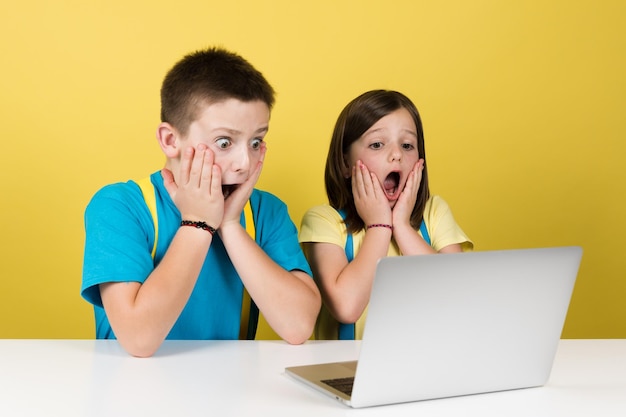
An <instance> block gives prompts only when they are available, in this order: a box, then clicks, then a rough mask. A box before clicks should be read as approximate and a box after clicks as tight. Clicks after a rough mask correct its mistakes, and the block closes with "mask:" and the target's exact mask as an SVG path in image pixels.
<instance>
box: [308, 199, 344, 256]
mask: <svg viewBox="0 0 626 417" xmlns="http://www.w3.org/2000/svg"><path fill="white" fill-rule="evenodd" d="M346 236H347V232H346V226H345V224H344V222H343V218H342V217H341V215H340V214H339V212H338V211H337V210H335V209H334V208H332V207H331V206H329V205H327V204H324V205H319V206H314V207H311V208H310V209H308V210H307V211H306V213H305V214H304V217H303V218H302V225H301V226H300V236H299V240H300V242H325V243H334V244H336V245H338V246H342V247H343V245H344V243H345V241H346Z"/></svg>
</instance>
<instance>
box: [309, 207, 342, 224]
mask: <svg viewBox="0 0 626 417" xmlns="http://www.w3.org/2000/svg"><path fill="white" fill-rule="evenodd" d="M315 218H320V219H326V220H328V221H330V222H332V223H343V218H342V217H341V215H340V214H339V212H338V211H337V210H335V209H334V208H332V207H331V206H329V205H328V204H321V205H319V206H313V207H311V208H309V209H308V210H307V211H306V212H305V213H304V219H315Z"/></svg>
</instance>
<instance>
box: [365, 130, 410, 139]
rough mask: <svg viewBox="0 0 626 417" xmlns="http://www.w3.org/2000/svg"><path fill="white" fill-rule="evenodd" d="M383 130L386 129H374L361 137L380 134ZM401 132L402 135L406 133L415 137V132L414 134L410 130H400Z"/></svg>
mask: <svg viewBox="0 0 626 417" xmlns="http://www.w3.org/2000/svg"><path fill="white" fill-rule="evenodd" d="M383 130H386V129H383V128H379V129H374V130H368V131H367V132H365V133H364V134H363V137H366V136H369V135H372V134H374V133H379V132H381V131H383ZM402 132H403V133H408V134H409V135H411V136H415V137H417V132H415V131H413V130H411V129H402Z"/></svg>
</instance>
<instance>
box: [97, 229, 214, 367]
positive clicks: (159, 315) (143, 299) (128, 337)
mask: <svg viewBox="0 0 626 417" xmlns="http://www.w3.org/2000/svg"><path fill="white" fill-rule="evenodd" d="M211 241H212V237H211V234H210V233H208V232H206V231H204V230H201V229H196V228H192V227H181V228H179V230H178V231H177V233H176V235H175V236H174V239H173V240H172V242H171V244H170V246H169V248H168V250H167V253H166V254H165V256H164V257H163V259H162V260H161V262H160V263H159V265H158V266H157V268H155V269H154V271H152V273H151V274H150V276H149V277H148V278H147V279H146V281H145V282H144V283H143V284H138V283H114V284H106V285H104V286H102V287H101V294H102V300H103V304H104V307H105V310H106V312H107V316H108V318H109V321H110V323H111V327H112V328H113V331H114V333H115V335H116V337H117V339H118V340H119V342H120V344H121V345H122V346H123V347H124V348H125V349H126V350H127V351H128V352H129V353H131V354H133V355H135V356H151V355H152V354H153V353H154V352H155V351H156V350H157V349H158V347H159V346H160V345H161V343H162V342H163V340H165V338H166V337H167V334H168V333H169V331H170V330H171V328H172V327H173V326H174V323H176V320H177V319H178V317H179V315H180V313H181V312H182V310H183V308H184V307H185V305H186V303H187V301H188V300H189V296H190V295H191V292H192V291H193V288H194V286H195V283H196V280H197V278H198V275H199V273H200V270H201V268H202V265H203V263H204V260H205V257H206V254H207V251H208V248H209V246H210V244H211Z"/></svg>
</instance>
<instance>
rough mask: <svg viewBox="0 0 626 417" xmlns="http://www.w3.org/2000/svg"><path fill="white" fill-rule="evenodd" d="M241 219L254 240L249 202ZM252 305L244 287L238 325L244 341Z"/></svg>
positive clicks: (240, 336) (240, 337) (254, 231)
mask: <svg viewBox="0 0 626 417" xmlns="http://www.w3.org/2000/svg"><path fill="white" fill-rule="evenodd" d="M243 217H244V219H245V221H246V232H248V234H249V235H250V237H251V238H252V239H253V240H254V239H255V238H256V230H255V228H254V219H253V217H252V207H251V206H250V200H248V202H247V203H246V205H245V207H244V208H243ZM251 305H252V299H251V298H250V294H248V290H246V287H243V300H242V302H241V321H240V323H239V339H241V340H245V339H246V338H247V335H248V326H249V324H250V306H251Z"/></svg>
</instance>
